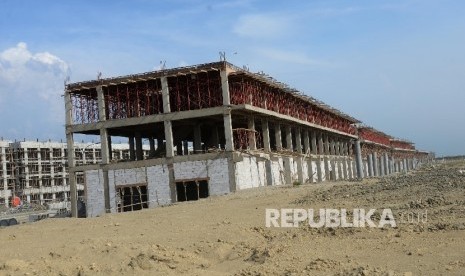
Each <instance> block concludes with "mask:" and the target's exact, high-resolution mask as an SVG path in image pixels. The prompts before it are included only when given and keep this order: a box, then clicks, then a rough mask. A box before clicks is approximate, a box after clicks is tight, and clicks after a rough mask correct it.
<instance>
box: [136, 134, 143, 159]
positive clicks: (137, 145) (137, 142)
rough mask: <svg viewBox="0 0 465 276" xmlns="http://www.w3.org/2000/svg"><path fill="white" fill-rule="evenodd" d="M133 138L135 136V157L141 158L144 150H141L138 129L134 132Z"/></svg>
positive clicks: (140, 137) (140, 138)
mask: <svg viewBox="0 0 465 276" xmlns="http://www.w3.org/2000/svg"><path fill="white" fill-rule="evenodd" d="M135 138H136V158H137V160H143V159H144V152H143V150H142V136H141V133H140V132H139V131H137V132H136V135H135Z"/></svg>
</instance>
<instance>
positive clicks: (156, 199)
mask: <svg viewBox="0 0 465 276" xmlns="http://www.w3.org/2000/svg"><path fill="white" fill-rule="evenodd" d="M147 181H148V183H147V190H148V193H149V195H148V200H149V207H150V208H153V207H157V206H160V205H166V204H170V203H171V191H170V185H169V183H170V180H169V171H168V166H167V165H157V166H153V167H148V168H147Z"/></svg>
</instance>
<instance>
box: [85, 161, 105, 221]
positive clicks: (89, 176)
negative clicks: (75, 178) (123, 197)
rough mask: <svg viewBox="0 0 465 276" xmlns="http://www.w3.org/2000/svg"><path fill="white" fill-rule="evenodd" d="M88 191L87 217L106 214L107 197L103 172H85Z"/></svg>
mask: <svg viewBox="0 0 465 276" xmlns="http://www.w3.org/2000/svg"><path fill="white" fill-rule="evenodd" d="M85 181H86V191H87V194H86V195H87V202H86V208H87V216H88V217H96V216H99V215H103V214H104V213H105V197H104V192H103V172H102V170H91V171H86V172H85Z"/></svg>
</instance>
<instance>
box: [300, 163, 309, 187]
mask: <svg viewBox="0 0 465 276" xmlns="http://www.w3.org/2000/svg"><path fill="white" fill-rule="evenodd" d="M302 176H303V179H304V183H306V182H309V181H310V180H309V179H308V178H309V175H308V160H306V159H304V158H302Z"/></svg>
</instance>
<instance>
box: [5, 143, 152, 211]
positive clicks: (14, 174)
mask: <svg viewBox="0 0 465 276" xmlns="http://www.w3.org/2000/svg"><path fill="white" fill-rule="evenodd" d="M73 148H74V157H75V162H76V164H77V165H87V164H98V163H100V162H101V154H100V146H99V145H98V144H95V143H75V144H74V147H73ZM0 150H1V159H0V165H1V170H0V179H1V181H2V184H3V185H2V189H1V190H0V204H1V205H4V206H6V207H8V206H9V203H10V201H9V199H11V197H12V196H13V195H14V196H18V197H20V198H21V199H22V201H23V202H28V203H35V204H40V205H47V206H48V207H49V208H52V209H61V208H69V206H70V204H69V197H70V195H69V193H70V186H69V181H68V148H67V144H66V143H62V142H50V141H49V142H38V141H20V142H9V141H0ZM112 154H113V159H114V160H122V161H124V160H129V145H127V144H115V145H112ZM144 154H148V147H147V146H145V147H144ZM75 185H76V189H77V196H83V195H84V176H83V173H76V174H75Z"/></svg>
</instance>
